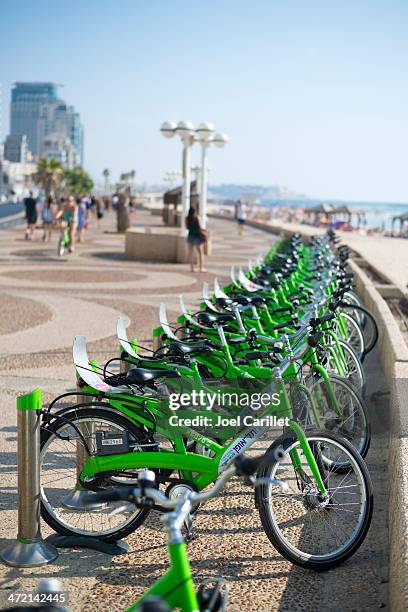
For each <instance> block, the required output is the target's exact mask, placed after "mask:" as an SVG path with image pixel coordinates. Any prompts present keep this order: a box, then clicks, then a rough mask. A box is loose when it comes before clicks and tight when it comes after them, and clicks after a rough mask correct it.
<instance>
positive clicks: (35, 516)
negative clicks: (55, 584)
mask: <svg viewBox="0 0 408 612" xmlns="http://www.w3.org/2000/svg"><path fill="white" fill-rule="evenodd" d="M41 411H42V396H41V390H40V389H35V390H34V391H32V392H31V393H28V394H27V395H22V396H20V397H18V398H17V429H18V443H17V444H18V446H17V463H18V531H17V538H16V540H15V541H14V542H12V543H10V544H8V545H6V547H5V548H4V549H3V550H2V551H0V560H2V561H3V562H4V563H5V564H6V565H9V566H11V567H37V566H41V565H46V564H48V563H52V562H53V561H55V560H56V559H57V558H58V551H57V548H90V549H92V550H97V551H99V552H103V553H105V554H108V555H112V556H114V555H121V554H124V553H126V552H127V550H128V546H127V544H126V542H122V541H119V542H113V543H110V542H104V541H102V540H99V539H98V538H93V537H85V536H84V537H81V536H64V535H60V534H58V533H55V534H53V535H51V536H49V537H48V538H46V539H45V540H44V539H43V537H42V535H41V520H40V519H41V512H40V509H41V485H40V429H41ZM84 461H85V455H84V449H83V445H81V444H79V443H77V473H80V472H81V470H82V466H83V464H84ZM84 493H85V491H83V490H80V489H76V490H74V491H73V492H72V493H71V494H70V495H69V496H68V497H67V498H66V500H64V506H65V507H67V508H72V509H75V510H76V511H78V510H79V509H81V508H82V509H83V511H84V512H89V511H92V504H90V505H89V504H88V503H87V504H86V506H85V504H84V497H83V496H84ZM86 493H87V495H88V492H86ZM96 506H97V507H98V508H99V507H100V504H99V503H98V504H96Z"/></svg>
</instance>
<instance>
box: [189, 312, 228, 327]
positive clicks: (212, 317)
mask: <svg viewBox="0 0 408 612" xmlns="http://www.w3.org/2000/svg"><path fill="white" fill-rule="evenodd" d="M197 320H198V322H199V323H202V324H203V325H209V326H213V325H214V323H216V324H217V325H222V324H223V323H229V322H230V321H234V316H233V315H230V314H219V315H216V314H213V313H210V312H200V313H199V314H198V315H197Z"/></svg>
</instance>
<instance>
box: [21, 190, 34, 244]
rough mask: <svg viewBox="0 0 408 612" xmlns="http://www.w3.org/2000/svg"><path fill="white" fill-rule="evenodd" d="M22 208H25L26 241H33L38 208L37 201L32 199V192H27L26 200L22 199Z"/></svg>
mask: <svg viewBox="0 0 408 612" xmlns="http://www.w3.org/2000/svg"><path fill="white" fill-rule="evenodd" d="M23 204H24V208H25V216H26V220H27V229H26V233H25V239H26V240H33V238H34V230H35V226H36V224H37V218H38V206H37V200H36V198H34V197H33V192H32V191H29V193H28V198H24V200H23Z"/></svg>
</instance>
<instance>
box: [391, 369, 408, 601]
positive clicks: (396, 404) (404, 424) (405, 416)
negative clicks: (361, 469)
mask: <svg viewBox="0 0 408 612" xmlns="http://www.w3.org/2000/svg"><path fill="white" fill-rule="evenodd" d="M407 398H408V364H407V363H403V364H400V363H397V364H395V379H394V381H393V384H392V385H391V411H392V415H391V419H392V421H391V438H390V449H389V474H390V489H389V509H388V521H389V542H390V574H389V579H390V582H389V609H390V610H392V611H393V612H403V611H406V610H408V409H407ZM404 407H405V408H404Z"/></svg>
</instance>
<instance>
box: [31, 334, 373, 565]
mask: <svg viewBox="0 0 408 612" xmlns="http://www.w3.org/2000/svg"><path fill="white" fill-rule="evenodd" d="M305 350H307V346H306V347H301V350H300V351H299V352H297V353H294V355H292V356H287V357H285V359H284V360H283V361H282V363H281V364H280V365H279V367H278V368H277V369H276V370H275V388H274V393H276V394H277V398H278V404H277V405H270V406H269V407H268V408H267V409H266V410H264V411H263V412H262V419H263V420H264V419H268V417H280V418H286V420H287V426H286V427H285V429H284V434H283V436H281V437H278V438H276V439H275V440H274V441H272V443H271V447H270V450H271V455H270V456H271V457H274V459H273V461H272V460H271V461H270V462H269V464H268V466H267V467H265V468H264V471H265V474H266V476H269V475H270V474H272V475H273V477H278V478H279V479H280V480H282V481H284V482H286V483H287V484H288V490H289V493H280V494H279V495H275V494H274V491H273V489H272V488H271V487H270V486H268V487H266V488H264V489H262V488H261V489H260V492H259V493H258V494H257V496H256V504H257V507H258V510H259V514H260V517H261V520H262V524H263V527H264V529H265V533H266V535H267V536H268V538H269V540H270V541H271V543H272V544H273V545H274V546H275V547H276V548H277V550H279V552H281V554H283V555H284V556H285V557H286V558H287V559H289V560H290V561H291V562H293V563H295V564H298V565H301V566H303V567H307V568H313V569H327V568H329V567H334V566H336V565H338V564H339V563H342V562H343V561H344V560H345V559H347V558H348V557H349V556H350V555H352V554H353V553H354V552H355V551H356V550H357V549H358V547H359V546H360V545H361V543H362V541H363V540H364V538H365V535H366V533H367V530H368V528H369V525H370V521H371V514H372V491H371V484H370V478H369V475H368V472H367V469H366V467H365V464H364V462H363V460H362V458H361V457H360V455H359V454H358V453H357V451H355V450H354V449H353V447H351V446H350V445H349V444H348V443H347V442H346V441H343V439H341V438H338V437H337V436H335V435H333V434H331V433H324V432H309V431H307V432H306V433H305V432H304V431H303V429H302V427H301V426H300V425H299V424H298V423H297V422H296V421H295V420H294V419H293V418H292V406H291V402H290V398H289V396H288V394H287V392H286V388H285V384H284V380H283V376H284V373H285V371H286V369H287V368H288V367H290V365H291V363H293V362H294V361H296V360H297V359H299V358H301V356H302V354H303V352H304V351H305ZM74 361H75V364H76V365H77V368H78V369H79V372H80V375H81V377H82V378H83V379H84V380H85V382H86V385H87V386H86V387H83V389H84V391H83V393H84V394H85V396H86V397H87V400H88V401H89V400H91V401H92V402H93V403H92V405H91V406H90V405H87V404H78V405H76V406H68V407H66V408H64V409H62V410H60V411H58V412H57V413H53V412H52V411H51V412H50V413H49V414H48V416H47V415H46V419H45V423H44V424H43V430H42V442H41V497H42V516H43V518H44V519H45V520H46V521H47V522H48V524H49V525H50V526H51V527H53V529H55V530H57V531H59V532H60V533H64V534H81V535H83V536H98V537H99V538H102V539H105V540H107V541H114V540H117V539H120V538H121V537H125V536H126V535H127V534H129V533H131V532H132V531H133V530H134V529H135V528H136V527H138V526H139V525H140V524H141V523H142V522H143V521H144V520H145V518H146V516H147V514H148V512H149V509H147V508H141V509H140V508H139V509H137V510H135V509H134V508H133V507H129V506H125V507H124V508H119V509H117V512H115V514H114V516H111V515H110V513H109V512H108V509H107V508H106V506H104V505H102V506H101V505H100V504H99V502H98V499H97V497H95V504H94V507H93V510H92V512H86V511H84V508H83V507H82V508H80V509H79V510H78V511H76V509H75V505H74V504H72V503H71V500H72V496H73V495H75V492H78V491H87V490H88V491H92V492H95V493H98V492H100V491H101V490H104V489H106V488H107V487H111V486H119V485H120V484H129V481H131V480H132V479H134V478H137V476H138V473H139V471H140V470H141V469H146V468H148V469H152V470H154V471H155V472H156V479H157V484H158V486H165V487H166V495H167V496H168V497H172V496H173V495H175V491H178V492H180V489H183V490H184V491H196V492H199V491H202V490H203V489H205V488H206V487H207V486H208V485H210V484H211V483H213V482H214V481H215V480H216V479H217V477H218V475H219V474H221V473H222V472H224V470H225V469H227V468H228V467H229V466H230V464H231V462H232V461H233V460H234V459H235V458H236V457H237V456H238V455H240V454H241V453H243V452H244V451H245V450H246V449H249V448H250V447H251V446H253V444H254V443H255V442H257V440H260V439H261V438H265V436H266V437H268V435H269V433H270V432H271V425H270V422H269V421H268V422H267V423H266V424H265V422H264V421H263V420H259V421H258V420H257V419H255V418H253V420H252V421H250V422H248V424H244V425H245V426H244V427H243V428H242V427H241V428H240V431H239V433H238V435H237V436H236V437H233V438H232V439H230V440H228V441H227V442H226V443H224V444H221V443H218V442H216V441H215V440H214V439H213V438H210V437H208V436H206V435H204V434H203V433H201V432H200V431H199V430H197V429H196V428H194V427H192V426H190V425H189V424H187V422H185V423H184V424H180V425H179V426H177V427H174V426H173V427H172V426H170V424H169V418H168V412H167V414H166V411H163V405H162V403H161V402H160V401H159V400H157V399H156V398H154V397H151V396H149V395H147V396H146V397H145V398H144V401H143V403H141V402H140V401H139V400H138V399H137V397H136V396H137V395H138V394H140V387H139V385H143V382H144V383H146V382H151V381H152V380H166V379H170V378H174V377H177V376H179V374H178V373H177V372H174V371H173V372H172V371H167V372H166V371H163V370H148V369H139V368H137V369H135V370H133V371H132V370H130V371H129V372H128V373H127V374H126V375H124V376H125V377H126V378H125V379H124V380H125V381H127V385H126V386H123V385H122V386H119V387H112V386H110V385H109V384H107V383H106V382H105V381H103V380H102V379H101V378H100V377H99V376H98V375H97V374H96V372H95V371H94V370H93V369H92V367H90V364H89V360H88V357H87V354H86V346H85V340H84V338H81V337H79V338H77V339H76V342H75V343H74ZM135 386H136V387H137V389H135ZM86 390H88V393H87V392H86ZM91 391H93V394H92V393H91ZM205 414H207V415H208V412H207V411H205V410H198V411H194V410H193V411H188V410H186V411H185V416H187V418H192V417H193V416H196V417H197V416H204V415H205ZM256 416H258V415H256ZM274 433H275V436H276V435H277V431H276V428H275V432H274ZM191 440H192V441H195V442H197V443H198V444H200V445H201V446H203V447H204V448H205V449H207V452H208V454H207V455H204V454H196V453H193V452H189V451H188V448H187V447H186V443H187V441H191ZM278 451H279V452H278ZM339 466H342V467H343V468H344V466H347V467H346V469H345V470H344V469H342V470H341V471H340V470H339V469H338V468H339ZM278 475H279V476H278ZM337 495H340V496H341V502H337V501H335V500H334V497H336V496H337ZM159 509H162V508H159Z"/></svg>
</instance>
